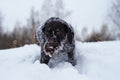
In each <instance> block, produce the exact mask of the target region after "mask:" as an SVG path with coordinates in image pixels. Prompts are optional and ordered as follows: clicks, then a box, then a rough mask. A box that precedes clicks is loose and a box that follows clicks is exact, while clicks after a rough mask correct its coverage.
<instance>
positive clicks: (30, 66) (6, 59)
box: [0, 41, 120, 80]
mask: <svg viewBox="0 0 120 80" xmlns="http://www.w3.org/2000/svg"><path fill="white" fill-rule="evenodd" d="M39 57H40V47H39V46H37V45H25V46H24V47H20V48H14V49H7V50H0V80H120V41H114V42H97V43H81V42H76V59H77V65H76V66H75V67H73V66H72V65H71V64H69V63H61V64H59V65H58V66H56V67H55V68H53V69H50V68H49V67H48V66H47V65H45V64H40V63H39Z"/></svg>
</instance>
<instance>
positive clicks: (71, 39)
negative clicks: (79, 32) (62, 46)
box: [67, 25, 74, 44]
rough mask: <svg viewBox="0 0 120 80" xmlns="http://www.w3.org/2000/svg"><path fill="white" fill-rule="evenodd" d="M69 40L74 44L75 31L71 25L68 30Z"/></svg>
mask: <svg viewBox="0 0 120 80" xmlns="http://www.w3.org/2000/svg"><path fill="white" fill-rule="evenodd" d="M67 39H68V42H69V43H70V44H72V43H73V41H74V30H73V28H72V26H71V25H69V27H68V30H67Z"/></svg>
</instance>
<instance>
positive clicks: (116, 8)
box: [0, 0, 120, 49]
mask: <svg viewBox="0 0 120 80" xmlns="http://www.w3.org/2000/svg"><path fill="white" fill-rule="evenodd" d="M46 4H47V5H46ZM50 7H51V8H50ZM41 10H42V11H35V9H34V7H33V8H32V9H31V11H30V14H29V18H28V19H27V20H26V22H27V23H26V24H25V25H21V23H20V22H19V21H16V24H15V25H14V26H15V27H14V29H13V31H12V32H9V33H8V32H4V26H3V25H2V23H3V19H4V16H2V12H0V49H8V48H15V47H20V46H24V45H25V44H38V45H39V43H38V42H37V40H36V36H35V32H36V29H37V28H38V27H39V26H40V25H41V24H42V23H43V22H44V21H46V20H47V19H48V18H49V17H52V16H55V17H60V18H62V19H65V18H67V17H69V16H70V15H71V11H68V10H66V9H65V7H64V2H63V1H62V0H56V2H54V3H53V2H52V1H51V0H49V1H47V0H45V1H44V3H43V5H42V9H41ZM110 10H111V11H110V13H109V14H108V17H109V19H110V20H109V21H110V22H109V23H112V24H113V25H112V26H113V27H114V28H113V30H112V31H111V30H110V29H109V26H108V24H109V23H106V24H105V23H104V24H102V26H101V30H99V31H95V30H93V31H92V33H91V34H89V35H86V33H87V31H88V30H87V28H86V27H84V28H83V29H82V31H81V34H82V36H84V39H81V38H80V37H79V36H77V37H76V39H77V40H78V41H81V42H97V41H111V40H119V39H120V1H119V0H116V1H115V2H113V5H112V7H111V8H110Z"/></svg>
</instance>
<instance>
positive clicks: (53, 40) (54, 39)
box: [49, 36, 57, 43]
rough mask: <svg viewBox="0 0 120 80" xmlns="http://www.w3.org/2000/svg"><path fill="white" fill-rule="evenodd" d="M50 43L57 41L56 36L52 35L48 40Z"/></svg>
mask: <svg viewBox="0 0 120 80" xmlns="http://www.w3.org/2000/svg"><path fill="white" fill-rule="evenodd" d="M49 42H50V43H55V42H57V38H56V37H54V36H53V37H52V38H51V39H50V40H49Z"/></svg>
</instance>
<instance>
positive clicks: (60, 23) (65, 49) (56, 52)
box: [36, 17, 76, 67]
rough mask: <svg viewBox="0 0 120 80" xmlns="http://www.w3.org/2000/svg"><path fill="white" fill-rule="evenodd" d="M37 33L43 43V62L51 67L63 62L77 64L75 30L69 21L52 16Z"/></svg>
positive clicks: (38, 38) (41, 60) (41, 43)
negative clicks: (75, 57)
mask: <svg viewBox="0 0 120 80" xmlns="http://www.w3.org/2000/svg"><path fill="white" fill-rule="evenodd" d="M36 35H37V40H38V41H39V43H40V45H41V58H40V62H41V63H45V64H47V65H48V66H49V67H54V66H55V65H57V64H59V63H61V62H70V63H71V64H72V65H75V64H76V61H75V59H74V54H75V53H74V49H75V41H74V31H73V28H72V27H71V25H69V24H67V22H65V21H64V20H62V19H60V18H56V17H52V18H50V19H48V20H47V21H46V22H45V24H44V25H43V26H42V27H40V28H38V29H37V31H36Z"/></svg>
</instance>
